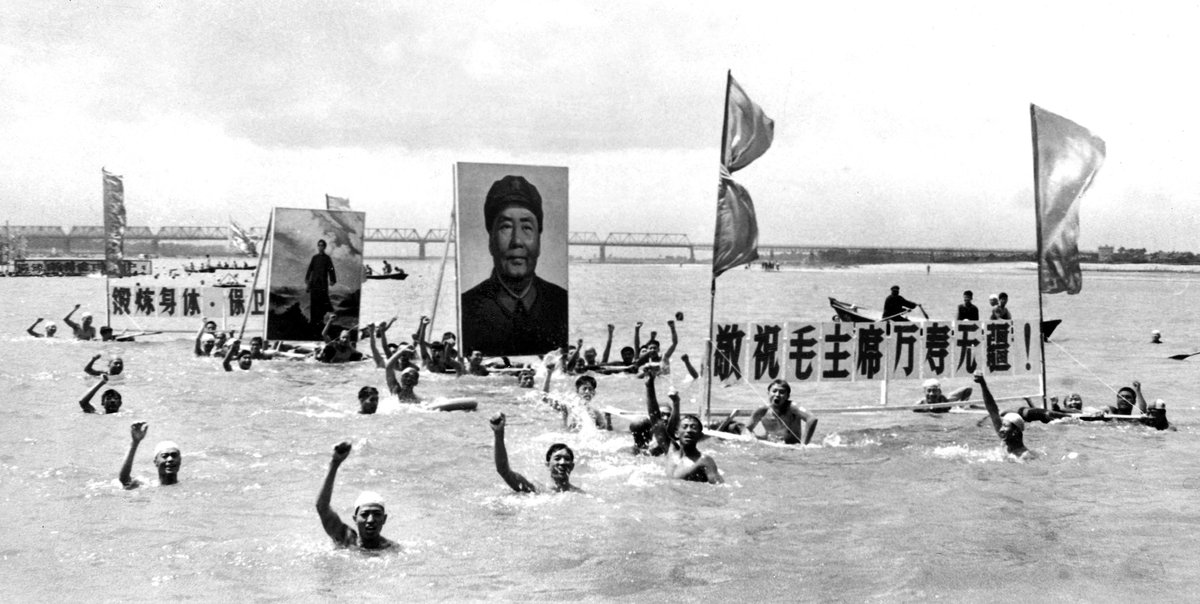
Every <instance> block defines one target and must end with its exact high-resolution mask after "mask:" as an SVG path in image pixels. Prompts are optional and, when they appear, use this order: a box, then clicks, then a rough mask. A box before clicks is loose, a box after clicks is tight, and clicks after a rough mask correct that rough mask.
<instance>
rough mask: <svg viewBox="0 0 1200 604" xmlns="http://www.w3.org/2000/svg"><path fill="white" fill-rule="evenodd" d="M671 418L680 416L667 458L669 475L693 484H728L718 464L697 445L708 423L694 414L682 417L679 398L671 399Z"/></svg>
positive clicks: (673, 397)
mask: <svg viewBox="0 0 1200 604" xmlns="http://www.w3.org/2000/svg"><path fill="white" fill-rule="evenodd" d="M671 417H678V418H680V419H679V427H678V430H677V431H676V432H675V439H674V440H672V441H671V444H670V451H669V452H668V453H667V455H666V465H667V468H666V469H667V476H670V477H671V478H678V479H680V480H687V481H690V482H707V483H709V484H718V483H723V482H725V479H724V478H722V477H721V472H720V471H719V470H717V462H716V461H715V460H714V459H713V458H712V456H711V455H709V454H707V453H701V452H700V449H699V448H697V445H698V444H699V443H700V439H701V438H703V437H704V424H703V423H701V422H700V418H699V417H697V416H695V415H692V414H691V413H688V414H685V415H680V414H679V395H677V394H676V395H675V396H672V397H671Z"/></svg>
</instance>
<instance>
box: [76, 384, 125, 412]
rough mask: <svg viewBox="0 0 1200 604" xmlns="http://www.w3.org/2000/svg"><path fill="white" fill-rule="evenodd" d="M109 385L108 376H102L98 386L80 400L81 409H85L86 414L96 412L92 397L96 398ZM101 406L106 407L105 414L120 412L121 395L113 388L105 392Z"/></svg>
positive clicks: (101, 396)
mask: <svg viewBox="0 0 1200 604" xmlns="http://www.w3.org/2000/svg"><path fill="white" fill-rule="evenodd" d="M107 383H108V376H107V375H105V374H101V375H100V379H99V380H97V381H96V385H94V386H92V387H91V388H90V389H89V390H88V391H87V393H86V394H84V395H83V398H81V399H79V407H80V408H81V409H83V412H84V413H95V412H96V408H95V407H93V406H92V397H94V396H96V393H97V392H99V391H100V389H101V388H103V387H104V385H105V384H107ZM100 406H101V407H104V413H105V414H108V413H116V412H117V411H120V410H121V393H119V392H117V391H116V390H113V389H112V388H109V389H108V390H105V391H104V394H102V395H100Z"/></svg>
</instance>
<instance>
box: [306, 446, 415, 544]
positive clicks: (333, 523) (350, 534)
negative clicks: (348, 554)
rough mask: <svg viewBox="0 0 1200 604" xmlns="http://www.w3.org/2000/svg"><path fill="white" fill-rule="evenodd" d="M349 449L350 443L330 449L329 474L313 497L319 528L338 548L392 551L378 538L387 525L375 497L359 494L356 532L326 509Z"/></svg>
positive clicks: (380, 498) (370, 494)
mask: <svg viewBox="0 0 1200 604" xmlns="http://www.w3.org/2000/svg"><path fill="white" fill-rule="evenodd" d="M350 449H351V445H350V443H349V442H345V441H343V442H340V443H338V444H336V445H334V446H333V456H332V458H330V460H329V471H328V472H326V474H325V482H324V483H322V485H321V491H320V492H319V493H317V516H320V518H321V526H323V527H325V534H327V535H329V538H330V539H333V542H334V543H336V544H337V545H339V546H341V547H360V548H362V549H371V550H379V549H388V548H391V547H395V545H396V544H395V543H393V542H392V541H390V540H388V539H387V538H385V537H384V536H383V535H382V534H381V533H382V531H383V525H384V524H385V523H387V511H386V510H385V508H384V505H383V498H382V497H380V496H379V494H377V493H373V492H371V491H363V493H362V494H361V495H359V496H358V499H357V500H356V501H355V502H354V524H355V525H356V526H357V527H358V530H357V531H356V530H354V529H352V528H350V527H349V526H347V525H346V523H345V522H342V519H341V518H340V517H338V514H337V512H335V511H333V509H332V508H330V507H329V501H330V500H331V499H333V483H334V481H335V480H336V479H337V471H338V468H339V467H341V465H342V462H344V461H346V458H347V457H349V456H350Z"/></svg>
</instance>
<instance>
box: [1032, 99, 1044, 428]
mask: <svg viewBox="0 0 1200 604" xmlns="http://www.w3.org/2000/svg"><path fill="white" fill-rule="evenodd" d="M1029 125H1030V130H1031V131H1032V132H1033V208H1034V218H1035V219H1036V222H1037V267H1038V328H1037V334H1038V336H1037V339H1038V352H1039V353H1040V354H1041V357H1042V363H1041V365H1042V375H1041V387H1042V392H1041V394H1042V408H1043V409H1046V408H1048V403H1047V401H1046V338H1045V337H1044V336H1042V322H1043V321H1044V320H1045V319H1044V316H1043V311H1042V272H1043V271H1044V270H1045V269H1044V268H1043V267H1042V258H1043V255H1042V254H1043V252H1044V251H1045V244H1044V243H1043V242H1042V187H1041V183H1040V182H1039V178H1038V131H1037V108H1036V107H1035V106H1034V105H1033V103H1030V104H1029Z"/></svg>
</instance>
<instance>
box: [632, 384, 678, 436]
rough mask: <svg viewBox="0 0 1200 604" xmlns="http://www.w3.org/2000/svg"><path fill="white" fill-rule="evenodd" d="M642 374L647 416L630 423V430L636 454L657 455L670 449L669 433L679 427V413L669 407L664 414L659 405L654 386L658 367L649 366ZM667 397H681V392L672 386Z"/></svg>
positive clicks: (672, 399) (672, 398) (673, 398)
mask: <svg viewBox="0 0 1200 604" xmlns="http://www.w3.org/2000/svg"><path fill="white" fill-rule="evenodd" d="M642 375H643V377H644V381H645V383H646V399H645V400H646V418H645V419H641V420H638V421H635V422H633V423H631V424H629V432H630V433H631V434H633V453H634V454H635V455H650V456H654V457H657V456H659V455H663V454H665V453H666V452H667V451H668V450H669V448H670V442H669V441H670V438H669V437H668V435H670V434H673V433H674V432H675V430H676V428H677V427H678V425H677V424H678V423H679V415H678V414H676V413H673V412H672V411H671V409H667V413H666V414H665V415H664V414H663V410H662V408H660V407H659V404H658V393H657V391H656V390H655V386H654V381H655V379H656V378H657V376H658V371H657V369H656V368H654V367H648V368H647V369H646V370H645V371H644V372H643V373H642ZM667 398H669V399H671V401H675V400H677V399H678V398H679V393H678V392H676V391H675V389H674V388H671V389H670V390H668V391H667Z"/></svg>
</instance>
